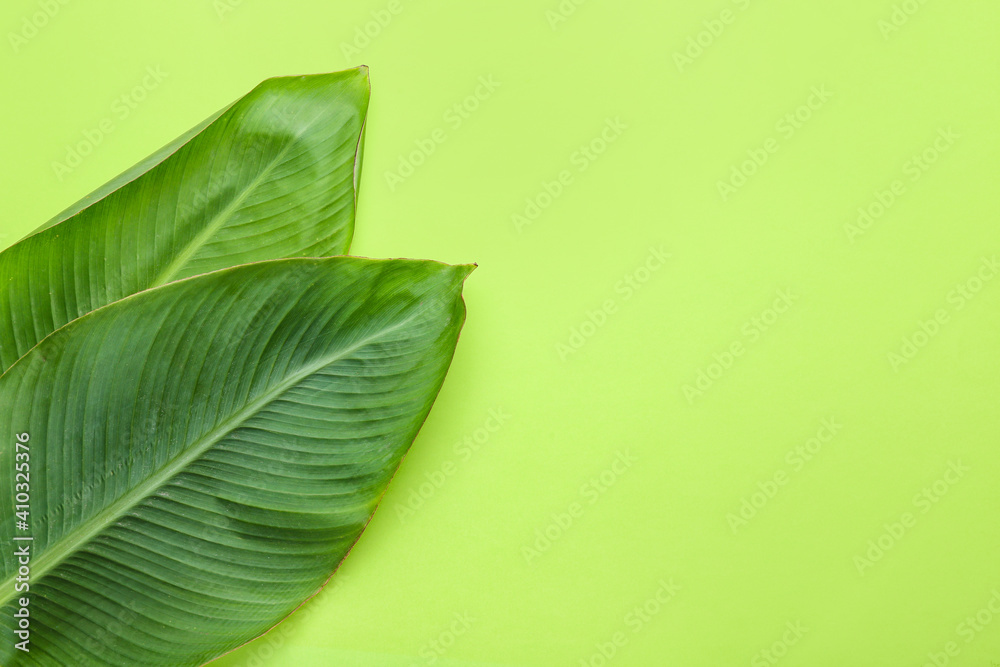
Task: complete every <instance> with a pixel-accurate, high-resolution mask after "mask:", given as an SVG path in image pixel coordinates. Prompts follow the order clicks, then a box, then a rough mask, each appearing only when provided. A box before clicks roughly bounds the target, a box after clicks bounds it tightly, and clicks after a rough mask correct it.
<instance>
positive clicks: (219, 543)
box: [0, 257, 472, 667]
mask: <svg viewBox="0 0 1000 667" xmlns="http://www.w3.org/2000/svg"><path fill="white" fill-rule="evenodd" d="M471 269H472V267H471V266H448V265H444V264H439V263H436V262H429V261H415V260H368V259H358V258H351V257H334V258H326V259H288V260H277V261H266V262H259V263H256V264H250V265H246V266H239V267H235V268H230V269H224V270H221V271H217V272H214V273H210V274H207V275H202V276H197V277H194V278H190V279H187V280H182V281H178V282H174V283H171V284H168V285H165V286H163V287H160V288H157V289H151V290H148V291H145V292H142V293H139V294H136V295H133V296H131V297H127V298H125V299H123V300H121V301H118V302H116V303H113V304H110V305H108V306H105V307H102V308H99V309H97V310H94V311H93V312H91V313H89V314H87V315H84V316H82V317H80V318H79V319H77V320H75V321H74V322H72V323H70V324H68V325H66V326H65V327H63V328H61V329H60V330H58V331H56V332H55V333H53V334H52V335H50V336H48V337H47V338H46V339H45V340H43V341H42V342H41V343H39V344H38V345H37V346H36V347H35V348H34V349H32V350H31V351H30V352H28V353H27V354H26V355H25V356H24V357H23V358H21V359H20V360H19V361H17V362H16V363H15V364H14V365H13V366H12V367H11V368H10V369H8V370H7V372H6V373H5V374H4V375H3V376H0V433H2V434H4V438H5V439H6V440H7V441H5V442H4V443H3V444H2V445H0V469H2V470H5V471H13V470H14V469H15V461H16V460H21V459H30V460H29V462H30V471H29V472H30V502H29V503H28V504H30V522H29V523H30V528H29V530H19V529H18V528H17V527H16V525H15V517H14V516H13V513H14V512H13V509H12V508H13V507H14V506H15V500H16V496H15V488H14V484H15V481H14V475H13V474H4V475H0V499H2V504H0V507H2V515H0V543H2V544H4V545H7V547H6V548H4V549H3V550H2V554H3V555H2V564H3V569H2V572H0V615H2V620H0V663H2V664H3V665H4V666H5V667H16V666H20V665H46V666H47V665H73V666H80V665H123V666H124V665H127V666H129V667H134V666H136V665H143V666H147V665H148V666H154V665H170V666H171V667H176V666H183V665H199V664H202V663H204V662H205V661H207V660H209V659H211V658H213V657H216V656H218V655H220V654H222V653H224V652H226V651H228V650H230V649H233V648H235V647H237V646H239V645H241V644H243V643H245V642H247V641H249V640H251V639H253V638H254V637H256V636H258V635H260V634H261V633H263V632H264V631H266V630H267V629H268V628H270V627H272V626H273V625H275V624H276V623H277V622H278V621H280V620H281V619H282V618H284V617H285V616H286V615H288V614H289V613H291V612H292V611H293V610H294V609H295V608H296V607H297V606H298V605H299V604H300V603H301V602H302V601H303V600H305V599H306V598H308V597H309V596H311V595H313V594H315V593H316V592H317V591H318V590H319V589H320V588H321V587H322V585H323V583H324V582H325V581H326V580H327V579H328V578H329V577H330V575H331V573H332V572H333V571H334V569H335V568H336V567H337V565H338V564H339V563H340V561H341V560H342V559H343V558H344V556H345V555H346V554H347V552H348V550H349V549H350V548H351V546H352V545H353V544H354V542H355V541H356V539H357V538H358V536H359V535H360V533H361V531H362V530H363V528H364V526H365V525H366V523H367V522H368V520H369V518H370V516H371V514H372V512H373V511H374V509H375V507H376V504H377V502H378V500H379V499H380V497H381V495H382V493H383V491H384V490H385V487H386V485H387V484H388V482H389V479H390V478H391V476H392V475H393V473H394V471H395V470H396V468H397V466H398V465H399V463H400V461H401V459H402V457H403V455H404V454H405V453H406V451H407V449H408V448H409V446H410V444H411V442H412V441H413V439H414V437H415V436H416V434H417V431H418V430H419V428H420V426H421V424H422V423H423V421H424V419H425V418H426V416H427V413H428V411H429V410H430V408H431V405H432V403H433V401H434V399H435V397H436V395H437V393H438V390H439V388H440V386H441V383H442V382H443V380H444V377H445V374H446V372H447V369H448V366H449V364H450V362H451V358H452V355H453V353H454V348H455V344H456V341H457V339H458V335H459V331H460V329H461V327H462V323H463V321H464V318H465V306H464V302H463V300H462V297H461V290H462V285H463V282H464V280H465V278H466V276H467V275H468V274H469V272H470V271H471ZM21 433H26V434H28V435H27V436H26V437H30V440H29V441H28V443H27V448H28V454H29V456H28V457H18V456H17V452H15V447H14V435H13V434H21ZM22 450H23V448H22ZM19 500H24V498H23V497H22V498H20V499H19ZM29 535H30V536H31V537H32V538H33V541H32V542H30V550H31V556H30V568H31V572H30V590H29V591H26V592H15V586H14V585H15V581H16V579H17V576H18V567H19V563H18V559H17V558H16V557H15V556H14V553H13V552H14V550H13V548H11V546H10V545H12V544H24V543H25V542H15V541H13V540H14V538H15V537H16V536H29ZM21 597H26V598H28V599H29V600H30V604H29V609H30V614H31V616H30V633H31V634H30V652H29V653H25V652H22V651H19V650H17V649H16V648H15V644H16V643H17V642H19V641H21V639H20V638H19V637H18V636H17V635H16V634H15V630H16V629H17V619H16V618H15V611H16V610H17V609H18V608H20V605H21V600H20V598H21Z"/></svg>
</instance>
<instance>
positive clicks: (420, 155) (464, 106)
mask: <svg viewBox="0 0 1000 667" xmlns="http://www.w3.org/2000/svg"><path fill="white" fill-rule="evenodd" d="M499 87H500V82H499V81H497V80H495V79H494V78H493V75H492V74H491V75H489V76H481V77H479V84H478V85H477V86H476V88H475V90H473V91H472V93H470V94H469V95H467V96H465V97H464V98H463V99H462V100H460V101H458V102H455V103H454V104H452V105H451V106H450V107H449V108H448V109H447V110H445V112H444V114H443V115H442V120H443V121H444V126H439V127H436V128H434V129H433V130H431V131H430V133H429V134H428V135H427V136H426V137H423V138H421V139H416V140H414V142H413V143H414V145H415V146H416V148H414V149H413V150H412V151H410V152H409V153H405V154H404V153H400V154H399V161H398V164H397V165H396V170H395V171H393V170H391V169H389V170H387V171H386V172H385V182H386V185H388V186H389V192H395V191H396V188H398V187H399V186H400V185H401V184H402V183H403V182H404V181H406V179H408V178H409V177H410V176H413V174H414V173H415V172H416V171H417V169H419V168H420V167H421V166H423V165H424V163H426V162H427V158H429V157H430V156H431V155H433V154H434V152H435V151H436V150H437V149H438V146H440V145H441V144H443V143H444V142H445V141H447V140H448V136H449V135H448V132H449V130H450V131H452V132H455V131H457V130H458V129H459V128H460V127H462V125H464V124H465V123H466V121H468V120H469V118H471V117H472V114H474V113H475V112H476V111H478V110H479V107H480V105H482V103H483V102H485V101H486V100H488V99H490V98H491V97H493V94H494V93H495V92H496V90H497V89H498V88H499Z"/></svg>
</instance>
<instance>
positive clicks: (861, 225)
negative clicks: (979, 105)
mask: <svg viewBox="0 0 1000 667" xmlns="http://www.w3.org/2000/svg"><path fill="white" fill-rule="evenodd" d="M960 138H961V135H959V134H956V133H955V131H954V130H952V129H951V127H948V128H943V127H942V128H939V129H938V132H937V137H935V138H934V141H933V142H931V144H930V145H929V146H927V148H925V149H924V150H922V151H920V152H919V153H917V154H915V155H912V156H911V157H910V158H909V159H907V160H906V162H904V163H903V178H896V179H893V181H892V183H890V184H889V185H888V186H887V187H886V188H885V189H884V190H876V191H875V193H874V198H873V199H872V200H871V201H869V202H868V204H866V205H865V206H859V207H858V217H857V218H856V219H855V221H854V222H853V223H847V224H845V225H844V233H845V234H847V240H848V241H850V242H851V243H854V242H855V241H856V240H857V238H858V237H859V236H862V235H863V234H865V233H866V232H867V231H868V230H869V229H871V228H872V226H873V225H874V224H875V223H876V222H878V221H879V220H880V219H881V218H882V217H883V216H884V215H885V214H886V213H888V212H889V209H891V208H892V207H893V206H894V205H895V204H896V202H898V201H899V199H900V198H901V197H902V196H903V195H905V194H906V193H907V192H908V190H907V185H906V182H907V181H909V182H910V183H916V182H917V181H919V180H920V179H921V178H923V176H924V174H926V173H927V171H928V170H929V169H930V168H931V167H932V166H933V165H934V164H935V163H937V161H938V160H939V159H940V158H941V156H942V155H944V154H945V153H947V152H948V150H949V149H951V147H952V146H954V145H955V142H956V141H957V140H958V139H960Z"/></svg>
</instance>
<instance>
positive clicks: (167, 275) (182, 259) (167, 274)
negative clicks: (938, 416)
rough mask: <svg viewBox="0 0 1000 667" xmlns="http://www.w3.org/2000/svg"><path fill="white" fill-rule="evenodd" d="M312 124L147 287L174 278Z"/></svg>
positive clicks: (149, 287) (280, 152) (158, 285)
mask: <svg viewBox="0 0 1000 667" xmlns="http://www.w3.org/2000/svg"><path fill="white" fill-rule="evenodd" d="M313 122H315V121H313ZM312 124H313V123H309V124H308V125H307V126H306V127H305V128H303V129H302V132H301V133H299V134H296V135H295V137H294V138H293V139H292V140H291V141H289V142H288V145H286V146H285V147H284V148H282V149H281V150H280V151H279V152H278V154H277V155H276V156H275V158H274V159H273V160H271V162H270V163H268V165H267V166H266V167H265V168H264V169H263V170H261V172H260V173H259V174H257V176H255V177H254V179H253V180H252V181H251V182H250V183H249V184H248V185H247V186H246V187H244V188H243V190H242V191H241V192H240V194H239V195H237V196H236V197H234V198H233V200H232V201H231V202H229V203H228V204H226V206H225V208H223V209H222V210H221V211H219V212H218V213H217V214H216V215H215V216H214V217H213V218H212V221H211V222H210V223H209V224H207V225H205V228H204V229H202V230H201V231H200V232H198V234H196V235H195V237H194V238H192V239H191V240H190V241H188V242H187V244H186V245H185V246H184V248H183V249H182V250H181V251H180V252H179V253H177V256H176V257H174V259H173V260H172V261H171V262H170V264H168V265H167V266H166V267H164V269H163V270H162V271H160V273H159V274H158V275H157V276H156V278H154V279H153V282H151V283H150V284H149V286H148V287H147V289H153V288H155V287H160V286H161V285H166V284H167V283H168V282H170V281H171V280H173V278H174V277H175V276H176V275H177V274H178V272H180V270H181V268H182V267H183V266H184V265H185V264H186V263H187V262H188V260H190V259H191V257H193V256H194V253H195V252H197V251H198V249H199V248H201V247H202V246H203V245H205V243H206V242H207V241H208V239H209V238H211V237H212V235H214V234H215V233H216V232H217V231H219V230H220V229H221V228H222V227H223V226H225V224H226V222H228V221H229V220H230V219H231V218H232V216H233V213H235V212H236V210H237V209H238V208H239V207H240V206H241V205H242V204H243V202H245V201H246V200H247V197H249V196H250V193H251V192H253V191H254V190H256V189H257V188H258V187H259V186H260V184H261V182H263V179H265V178H267V177H268V176H270V175H271V172H272V171H274V168H275V166H277V165H278V163H279V162H281V161H282V160H283V159H284V158H285V156H286V155H287V154H288V151H289V150H291V148H292V146H294V145H295V143H296V142H297V141H298V140H299V138H300V137H301V136H302V134H304V133H305V132H306V131H307V130H308V129H309V128H310V127H312ZM175 214H176V212H175Z"/></svg>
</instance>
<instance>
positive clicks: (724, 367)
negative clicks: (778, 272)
mask: <svg viewBox="0 0 1000 667" xmlns="http://www.w3.org/2000/svg"><path fill="white" fill-rule="evenodd" d="M798 300H799V296H798V295H797V294H793V293H792V291H791V290H790V289H779V290H778V292H777V295H776V296H775V298H774V301H772V302H771V305H770V306H768V307H767V308H765V309H764V310H762V311H760V313H758V314H756V315H754V316H753V317H751V318H750V319H748V320H747V321H746V322H744V323H743V325H742V326H741V327H740V337H739V338H736V339H735V340H733V341H732V342H731V343H730V344H729V345H727V346H726V347H725V349H723V350H722V352H716V353H714V354H713V355H712V361H711V362H709V363H708V365H707V366H704V367H702V368H699V369H698V372H697V373H696V374H695V379H694V382H691V383H688V384H685V385H683V386H681V392H682V393H683V394H684V398H685V399H687V402H688V405H694V402H695V400H696V399H698V398H701V397H702V396H704V395H705V392H707V391H708V390H709V389H711V388H712V387H713V386H715V383H716V382H718V381H719V380H720V379H722V376H723V375H725V374H726V372H727V371H729V370H730V369H731V368H732V367H733V365H734V364H735V363H736V360H737V359H739V358H740V357H742V356H743V355H744V354H746V351H747V349H748V348H749V346H751V345H753V344H754V343H756V342H757V341H759V340H760V339H761V337H763V335H764V334H765V333H767V332H768V331H770V330H771V327H773V326H774V325H775V324H777V322H778V320H780V319H781V317H782V315H784V314H785V313H787V312H788V310H789V309H790V308H791V307H792V305H793V304H794V303H795V302H796V301H798Z"/></svg>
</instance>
